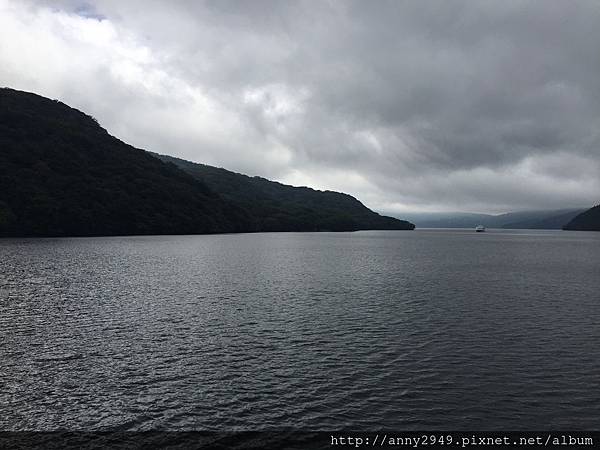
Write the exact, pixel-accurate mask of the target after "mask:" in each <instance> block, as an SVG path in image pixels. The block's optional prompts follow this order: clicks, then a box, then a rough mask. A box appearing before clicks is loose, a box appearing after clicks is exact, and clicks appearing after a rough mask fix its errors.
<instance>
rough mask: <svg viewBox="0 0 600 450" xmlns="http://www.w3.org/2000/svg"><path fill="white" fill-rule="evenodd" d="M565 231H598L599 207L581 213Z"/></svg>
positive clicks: (599, 228)
mask: <svg viewBox="0 0 600 450" xmlns="http://www.w3.org/2000/svg"><path fill="white" fill-rule="evenodd" d="M564 229H565V230H581V231H600V205H596V206H594V207H593V208H590V209H588V210H587V211H584V212H582V213H581V214H579V215H578V216H577V217H575V218H574V219H573V220H571V221H570V222H569V223H568V224H567V225H565V226H564Z"/></svg>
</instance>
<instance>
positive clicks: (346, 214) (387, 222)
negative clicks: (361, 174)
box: [154, 154, 414, 231]
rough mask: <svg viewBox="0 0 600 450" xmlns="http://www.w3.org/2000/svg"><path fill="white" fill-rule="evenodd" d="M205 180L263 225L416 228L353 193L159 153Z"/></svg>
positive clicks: (255, 224) (282, 227) (302, 228)
mask: <svg viewBox="0 0 600 450" xmlns="http://www.w3.org/2000/svg"><path fill="white" fill-rule="evenodd" d="M154 155H155V156H156V157H157V158H160V159H161V160H162V161H164V162H168V163H172V164H174V165H175V166H177V167H178V168H180V169H182V170H184V171H185V172H187V173H189V174H190V175H192V176H193V177H195V178H196V179H198V180H200V181H202V182H203V183H206V185H207V186H208V187H209V188H210V189H212V190H213V191H214V192H216V193H218V194H219V195H221V196H222V197H223V198H224V199H226V200H228V201H230V202H232V203H234V204H235V205H237V206H238V207H239V208H242V209H244V210H245V211H247V212H248V213H249V214H250V216H251V217H252V218H253V227H254V228H255V229H257V230H263V231H319V230H334V231H337V230H360V229H377V230H412V229H413V228H414V225H413V224H412V223H409V222H406V221H404V220H399V219H395V218H392V217H386V216H381V215H379V214H377V213H375V212H373V211H371V210H370V209H369V208H367V207H366V206H365V205H363V204H362V203H361V202H359V201H358V200H357V199H355V198H354V197H352V196H350V195H347V194H341V193H339V192H332V191H317V190H314V189H311V188H307V187H293V186H288V185H285V184H281V183H277V182H275V181H269V180H266V179H264V178H261V177H249V176H247V175H242V174H239V173H235V172H231V171H229V170H225V169H221V168H217V167H212V166H207V165H204V164H197V163H192V162H190V161H185V160H183V159H178V158H173V157H171V156H165V155H158V154H154Z"/></svg>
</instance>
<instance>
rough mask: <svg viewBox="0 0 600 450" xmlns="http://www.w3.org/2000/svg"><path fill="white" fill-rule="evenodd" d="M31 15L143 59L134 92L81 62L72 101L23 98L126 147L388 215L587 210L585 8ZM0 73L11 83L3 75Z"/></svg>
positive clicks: (233, 4)
mask: <svg viewBox="0 0 600 450" xmlns="http://www.w3.org/2000/svg"><path fill="white" fill-rule="evenodd" d="M5 1H6V0H5ZM12 5H13V6H14V5H15V3H14V2H13V3H12ZM14 7H15V8H17V9H18V7H17V6H14ZM45 7H51V9H52V10H55V11H61V12H64V13H66V14H68V13H73V14H80V15H81V14H82V15H83V16H84V17H89V16H91V17H94V18H97V19H100V20H102V19H103V20H105V21H106V22H109V23H110V24H111V25H112V26H114V27H115V29H116V30H118V32H119V33H122V34H123V36H128V37H129V38H130V39H131V40H132V42H134V44H135V45H136V46H138V47H139V48H143V49H145V51H147V52H148V53H149V54H150V55H151V57H152V58H151V61H150V62H144V63H140V64H138V66H136V67H137V68H136V70H138V71H139V72H140V73H139V74H138V76H139V77H145V78H148V73H150V74H152V76H154V77H155V78H157V79H158V80H159V81H157V82H156V83H155V84H150V85H148V86H145V85H144V83H142V81H143V80H140V83H137V84H136V83H135V82H129V83H124V82H123V79H122V77H121V78H119V77H117V76H116V75H115V71H116V70H117V69H118V68H119V67H121V66H120V64H124V63H125V62H126V61H125V62H123V61H120V60H119V61H116V62H115V61H112V60H111V63H110V64H112V65H110V64H109V63H106V67H104V66H103V64H102V63H98V62H97V61H96V62H94V64H93V66H94V67H95V69H94V70H96V75H95V76H92V75H90V74H89V73H87V72H85V70H83V71H82V76H81V77H80V81H79V85H75V86H73V80H70V79H68V77H66V76H65V77H66V78H65V79H64V81H63V84H64V85H63V86H59V87H57V86H58V85H60V80H53V81H52V83H50V82H45V81H44V75H43V73H42V74H40V77H41V80H38V81H36V82H33V81H31V82H30V83H29V84H28V85H30V86H32V87H38V88H40V89H42V90H44V89H46V90H49V91H52V92H57V91H59V92H61V93H63V94H64V95H66V96H67V97H68V100H75V101H76V102H78V104H79V105H81V106H85V107H86V108H88V110H90V111H91V112H92V113H94V114H96V115H98V116H99V118H100V119H101V121H102V122H103V123H106V125H107V127H108V128H109V131H112V132H114V133H115V134H117V135H118V136H120V137H123V138H127V139H128V140H130V141H132V142H133V143H134V144H136V145H143V146H144V147H147V148H149V149H151V150H154V151H159V152H164V153H170V154H174V155H179V156H182V157H186V158H188V159H193V160H196V161H202V162H207V163H212V164H217V165H223V166H226V167H230V168H232V169H234V170H240V171H245V172H249V173H251V174H259V175H263V176H269V177H275V178H278V179H280V180H282V181H293V182H296V183H303V182H304V183H308V184H312V185H314V186H315V187H320V188H331V189H337V190H345V191H347V192H350V193H352V194H354V195H356V196H358V197H359V198H361V199H364V200H365V201H366V202H367V203H368V204H369V206H372V207H375V208H386V209H387V210H393V209H397V210H402V209H405V210H409V209H419V208H429V209H431V208H444V209H463V210H473V209H479V210H483V209H485V210H486V211H498V212H501V211H503V210H507V209H522V208H539V207H552V208H554V207H556V208H560V207H567V206H580V205H586V204H589V205H591V204H594V203H597V201H598V194H599V193H600V181H599V179H600V176H599V173H598V166H599V161H600V133H599V131H598V130H600V77H598V76H597V74H598V73H600V52H598V48H597V43H598V42H600V27H598V26H597V25H598V23H600V4H598V3H597V2H595V1H574V2H563V1H553V0H550V1H538V2H525V1H506V2H498V1H479V2H466V1H457V2H448V1H441V0H440V1H428V2H422V1H404V2H398V1H380V2H376V3H372V2H364V1H359V0H356V1H343V2H342V1H327V2H314V1H291V2H280V1H253V2H244V1H204V2H197V1H189V2H186V1H175V2H159V1H147V0H146V1H141V0H139V1H138V0H132V1H127V2H122V1H117V0H106V1H98V2H79V1H69V0H66V1H62V2H46V3H45V2H29V6H28V8H29V9H31V10H36V9H37V10H39V9H43V8H45ZM82 11H83V13H82ZM15 14H18V12H17V13H15ZM50 30H52V28H50ZM49 32H52V31H49ZM69 45H70V42H69V41H68V39H67V41H66V42H65V43H64V46H63V47H64V48H63V47H61V48H63V50H62V51H64V52H66V53H67V54H68V53H69V52H70V51H71V50H70V49H71V47H70V46H69ZM73 45H75V44H73ZM0 55H1V53H0ZM103 55H104V54H103ZM103 57H104V56H103ZM5 58H9V57H8V56H5ZM124 58H125V59H126V58H127V56H124ZM3 62H5V63H7V65H8V66H11V67H12V71H13V72H12V73H13V75H12V76H11V77H9V76H8V75H5V77H6V78H7V81H11V80H12V79H14V78H15V76H14V72H15V71H16V72H17V73H18V70H19V69H18V67H15V64H12V65H11V64H10V63H11V61H10V60H9V61H3ZM115 67H116V68H117V69H115ZM90 70H91V69H90ZM3 73H8V72H2V71H1V70H0V77H1V76H2V75H3ZM117 73H120V72H118V70H117ZM132 73H133V75H131V76H135V71H133V72H132ZM0 81H3V80H2V79H1V78H0ZM25 87H26V86H25ZM75 89H76V90H77V92H74V90H75ZM188 91H193V92H194V93H193V94H190V93H188ZM190 98H192V99H195V100H190ZM94 105H95V106H94ZM210 111H213V112H214V115H213V116H211V115H210V114H209V113H210ZM182 116H183V117H182ZM178 117H180V119H178ZM194 117H197V120H196V121H194V120H193V118H194ZM211 117H216V119H214V120H213V119H211ZM156 120H159V121H160V127H156V124H155V123H154V122H155V121H156ZM566 174H569V175H568V176H567V175H566Z"/></svg>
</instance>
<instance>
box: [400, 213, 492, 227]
mask: <svg viewBox="0 0 600 450" xmlns="http://www.w3.org/2000/svg"><path fill="white" fill-rule="evenodd" d="M402 217H403V218H405V219H406V220H409V221H410V222H412V223H414V224H415V225H416V226H417V228H475V227H476V226H477V225H480V224H481V225H485V226H490V225H489V224H491V223H492V221H493V218H494V216H492V215H490V214H476V213H461V212H455V213H406V214H403V215H402Z"/></svg>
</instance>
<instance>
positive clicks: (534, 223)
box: [502, 208, 585, 230]
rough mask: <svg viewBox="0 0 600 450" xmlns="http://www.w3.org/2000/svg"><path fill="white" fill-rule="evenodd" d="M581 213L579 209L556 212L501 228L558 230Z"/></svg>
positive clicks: (581, 210)
mask: <svg viewBox="0 0 600 450" xmlns="http://www.w3.org/2000/svg"><path fill="white" fill-rule="evenodd" d="M583 211H585V210H584V209H581V208H577V209H567V210H557V211H554V212H552V214H551V215H549V216H546V217H544V218H542V219H540V218H539V217H533V218H527V219H524V220H520V221H517V222H511V223H507V224H504V225H502V228H513V229H530V230H532V229H540V230H560V229H561V228H562V227H564V226H565V224H567V223H569V222H570V221H571V220H572V219H573V218H574V217H575V216H577V215H578V214H581V213H582V212H583Z"/></svg>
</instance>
